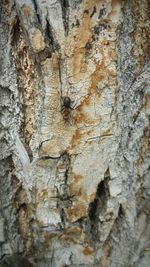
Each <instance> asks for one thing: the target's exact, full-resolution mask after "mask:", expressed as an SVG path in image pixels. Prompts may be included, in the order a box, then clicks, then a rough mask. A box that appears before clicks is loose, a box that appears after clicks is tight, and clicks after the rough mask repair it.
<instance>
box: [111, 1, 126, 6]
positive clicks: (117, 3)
mask: <svg viewBox="0 0 150 267" xmlns="http://www.w3.org/2000/svg"><path fill="white" fill-rule="evenodd" d="M123 4H124V0H111V5H112V7H114V6H116V5H120V6H121V7H122V6H123Z"/></svg>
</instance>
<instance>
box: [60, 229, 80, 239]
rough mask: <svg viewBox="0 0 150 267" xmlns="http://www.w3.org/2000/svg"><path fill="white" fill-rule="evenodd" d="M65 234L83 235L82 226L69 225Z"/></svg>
mask: <svg viewBox="0 0 150 267" xmlns="http://www.w3.org/2000/svg"><path fill="white" fill-rule="evenodd" d="M64 235H71V236H75V237H77V236H80V235H81V228H79V227H69V228H66V229H65V230H64Z"/></svg>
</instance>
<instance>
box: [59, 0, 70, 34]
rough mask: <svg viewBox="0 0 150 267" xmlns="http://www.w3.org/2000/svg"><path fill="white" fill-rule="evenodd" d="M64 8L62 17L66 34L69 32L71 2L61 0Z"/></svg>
mask: <svg viewBox="0 0 150 267" xmlns="http://www.w3.org/2000/svg"><path fill="white" fill-rule="evenodd" d="M59 1H60V3H61V7H62V17H63V23H64V29H65V32H66V34H67V35H68V32H69V0H59Z"/></svg>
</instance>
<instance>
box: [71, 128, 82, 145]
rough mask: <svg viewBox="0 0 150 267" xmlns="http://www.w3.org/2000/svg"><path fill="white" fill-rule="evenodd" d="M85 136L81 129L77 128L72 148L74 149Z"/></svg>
mask: <svg viewBox="0 0 150 267" xmlns="http://www.w3.org/2000/svg"><path fill="white" fill-rule="evenodd" d="M82 136H83V133H82V132H81V130H79V129H76V130H75V132H74V134H73V136H72V140H71V149H74V148H75V147H76V146H78V145H79V144H80V143H81V138H82Z"/></svg>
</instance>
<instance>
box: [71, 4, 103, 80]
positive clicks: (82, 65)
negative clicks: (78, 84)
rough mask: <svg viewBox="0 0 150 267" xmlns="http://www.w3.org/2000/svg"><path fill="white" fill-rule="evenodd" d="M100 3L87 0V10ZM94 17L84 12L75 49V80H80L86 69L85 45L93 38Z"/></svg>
mask: <svg viewBox="0 0 150 267" xmlns="http://www.w3.org/2000/svg"><path fill="white" fill-rule="evenodd" d="M97 4H99V1H98V0H96V1H86V3H85V10H92V9H93V7H94V6H96V5H97ZM92 26H93V25H92V19H91V17H90V13H89V12H88V13H86V12H84V13H83V18H82V20H81V25H80V27H79V29H78V31H77V33H76V36H77V43H76V44H75V48H74V51H73V64H72V65H73V77H74V80H79V78H80V75H81V73H82V72H85V71H86V62H85V46H86V44H87V43H88V42H89V41H90V40H91V36H92Z"/></svg>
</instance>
